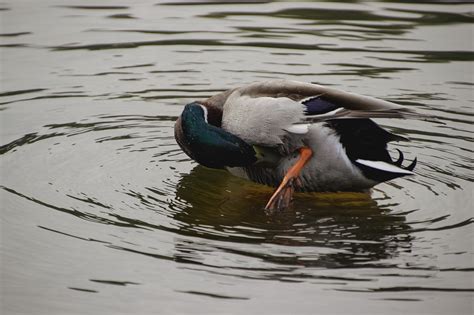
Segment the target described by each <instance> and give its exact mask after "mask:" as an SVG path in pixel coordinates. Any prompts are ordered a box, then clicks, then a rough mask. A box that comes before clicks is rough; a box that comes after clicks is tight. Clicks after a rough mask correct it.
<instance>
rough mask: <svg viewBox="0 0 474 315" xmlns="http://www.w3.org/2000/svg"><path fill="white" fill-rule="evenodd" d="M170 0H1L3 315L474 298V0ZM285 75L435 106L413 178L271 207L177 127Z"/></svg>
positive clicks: (332, 306) (408, 130)
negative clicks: (211, 164)
mask: <svg viewBox="0 0 474 315" xmlns="http://www.w3.org/2000/svg"><path fill="white" fill-rule="evenodd" d="M156 1H158V0H156ZM156 1H130V0H128V1H127V0H124V1H120V2H113V1H93V2H85V1H69V2H65V1H59V0H58V1H54V0H47V1H40V2H37V1H36V2H35V1H25V0H20V1H18V0H15V1H13V0H6V1H3V2H1V3H0V21H1V28H0V30H1V34H0V43H1V64H0V65H1V91H0V115H1V127H0V136H1V139H0V140H1V143H0V145H1V146H0V162H1V184H0V188H1V189H0V196H1V208H2V210H1V246H2V249H1V267H0V268H1V269H0V271H1V284H0V287H1V301H0V303H1V312H2V314H20V313H21V314H77V313H80V314H119V313H131V314H179V313H202V314H211V313H216V314H329V313H361V314H380V313H388V314H401V313H407V314H410V313H413V314H419V313H430V314H433V313H442V314H469V313H471V312H473V291H474V289H473V288H474V284H473V281H474V280H473V279H474V278H473V275H474V272H473V270H474V269H473V268H474V262H473V252H474V248H473V236H474V235H473V234H474V233H473V225H472V223H473V214H472V203H473V197H472V194H473V184H472V182H473V177H474V176H473V171H472V168H473V160H472V159H473V149H474V147H473V144H472V131H473V127H472V123H473V120H472V113H473V111H472V110H473V89H472V88H473V87H472V85H473V73H474V69H473V63H472V61H473V52H472V50H473V41H472V38H473V37H472V36H473V34H472V30H473V29H472V22H473V14H472V9H473V6H472V5H470V4H465V3H457V2H452V1H448V2H446V3H442V2H437V3H424V4H410V3H408V2H407V3H395V2H378V3H365V2H362V3H357V2H348V3H342V2H321V3H317V2H304V3H297V2H287V3H285V2H275V3H262V2H261V3H247V4H239V3H225V2H220V3H206V2H200V3H196V2H194V3H193V2H188V3H187V2H183V1H180V2H176V3H170V2H160V3H157V2H156ZM117 3H119V4H117ZM270 78H288V79H295V80H300V81H306V82H315V83H320V84H324V85H330V86H334V87H337V88H341V89H344V90H348V91H352V92H356V93H361V94H366V95H371V96H375V97H379V98H383V99H387V100H391V101H394V102H397V103H400V104H404V105H406V106H410V107H412V108H416V109H417V110H418V111H420V112H422V113H426V114H429V115H432V116H435V117H436V119H431V120H430V121H414V120H406V121H402V120H380V121H378V122H379V123H380V124H382V125H383V126H385V127H386V128H388V129H389V130H392V131H395V132H397V133H399V134H402V135H405V136H408V137H409V138H410V139H411V140H412V141H411V142H407V143H400V144H396V147H398V148H400V149H402V151H404V152H405V156H406V158H407V159H409V160H411V159H412V158H414V157H415V156H417V157H418V160H419V163H418V166H417V168H416V173H417V174H416V176H413V177H407V178H403V179H397V180H394V181H392V182H389V183H385V184H381V185H378V186H376V188H375V189H374V191H373V192H372V194H371V195H367V194H355V193H341V194H297V195H296V200H295V203H294V205H293V207H292V208H291V209H289V210H288V211H285V212H284V213H282V214H279V215H276V216H272V217H269V216H266V215H265V214H264V212H263V211H262V208H263V206H264V205H265V203H266V201H267V199H268V198H269V196H270V194H271V192H272V189H271V188H267V187H264V186H259V185H256V184H253V183H250V182H247V181H244V180H241V179H238V178H235V177H233V176H231V175H230V174H228V173H226V172H224V171H219V170H210V169H206V168H204V167H200V166H198V165H197V164H196V163H194V162H193V161H191V160H190V159H189V158H188V157H187V156H186V155H184V154H183V153H182V152H181V150H180V149H179V148H178V146H177V145H176V143H175V141H174V137H173V124H174V120H175V119H176V118H177V116H178V115H179V114H180V112H181V110H182V108H183V106H184V105H185V104H186V103H189V102H190V101H192V100H195V99H200V98H205V97H208V96H210V95H213V94H215V93H218V92H220V91H222V90H225V89H227V88H229V87H234V86H236V85H240V84H244V83H249V82H253V81H257V80H265V79H270ZM394 149H395V146H394V147H391V150H392V152H395V153H396V151H394Z"/></svg>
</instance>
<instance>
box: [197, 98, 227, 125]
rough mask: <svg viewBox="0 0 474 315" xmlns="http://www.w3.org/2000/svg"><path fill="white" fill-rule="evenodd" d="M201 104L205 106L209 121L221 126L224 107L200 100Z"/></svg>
mask: <svg viewBox="0 0 474 315" xmlns="http://www.w3.org/2000/svg"><path fill="white" fill-rule="evenodd" d="M199 104H200V105H201V106H203V107H204V108H205V111H206V113H205V114H206V121H207V123H208V124H211V125H213V126H216V127H219V128H220V127H221V125H222V109H220V108H217V107H215V106H212V105H211V104H209V103H207V102H199Z"/></svg>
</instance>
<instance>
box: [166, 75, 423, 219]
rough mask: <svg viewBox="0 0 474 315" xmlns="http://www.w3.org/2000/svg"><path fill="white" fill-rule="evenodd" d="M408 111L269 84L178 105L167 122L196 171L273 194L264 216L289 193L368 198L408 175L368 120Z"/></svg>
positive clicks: (338, 93) (326, 91)
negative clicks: (223, 174) (221, 172)
mask: <svg viewBox="0 0 474 315" xmlns="http://www.w3.org/2000/svg"><path fill="white" fill-rule="evenodd" d="M420 117H423V116H422V115H421V114H419V113H417V112H416V111H415V110H413V109H411V108H408V107H405V106H402V105H399V104H395V103H392V102H389V101H386V100H381V99H377V98H374V97H370V96H364V95H359V94H356V93H351V92H345V91H342V90H339V89H336V88H333V87H327V86H322V85H318V84H314V83H305V82H298V81H292V80H285V79H279V80H269V81H263V82H254V83H250V84H246V85H242V86H239V87H235V88H232V89H229V90H226V91H224V92H221V93H218V94H216V95H213V96H211V97H209V98H207V99H204V100H198V101H193V102H191V103H189V104H187V105H185V107H184V109H183V111H182V113H181V115H180V116H179V117H178V119H177V120H176V122H175V125H174V135H175V139H176V142H177V143H178V145H179V146H180V148H181V149H182V150H183V151H184V152H185V153H186V154H187V155H188V156H189V157H190V158H191V159H193V160H194V161H196V162H197V163H199V164H201V165H203V166H205V167H209V168H218V169H222V168H224V169H227V170H228V171H229V172H231V173H232V174H234V175H236V176H239V177H243V178H245V179H248V180H251V181H253V182H256V183H259V184H263V185H267V186H272V187H275V188H276V190H275V191H274V193H273V194H272V196H271V197H270V198H269V201H268V202H267V204H266V206H265V210H267V211H270V212H275V211H277V210H281V209H284V208H287V207H289V205H290V203H291V200H292V199H293V194H294V192H295V191H299V192H340V191H346V192H347V191H354V192H360V191H369V190H370V189H371V188H372V187H374V186H375V185H377V184H380V183H382V182H386V181H389V180H393V179H395V178H399V177H403V176H408V175H413V174H414V172H413V170H414V168H415V166H416V163H417V159H416V157H415V158H414V159H413V161H412V162H411V163H410V164H409V165H407V166H403V165H402V163H403V162H404V155H403V153H402V152H401V151H400V150H398V149H397V151H398V158H397V159H396V160H394V159H392V157H391V156H390V154H389V152H388V150H387V144H388V143H389V142H392V141H408V139H407V138H406V137H403V136H400V135H396V134H394V133H392V132H390V131H387V130H385V129H384V128H382V127H380V126H379V125H378V124H377V123H375V122H374V121H373V120H372V119H373V118H400V119H405V118H420Z"/></svg>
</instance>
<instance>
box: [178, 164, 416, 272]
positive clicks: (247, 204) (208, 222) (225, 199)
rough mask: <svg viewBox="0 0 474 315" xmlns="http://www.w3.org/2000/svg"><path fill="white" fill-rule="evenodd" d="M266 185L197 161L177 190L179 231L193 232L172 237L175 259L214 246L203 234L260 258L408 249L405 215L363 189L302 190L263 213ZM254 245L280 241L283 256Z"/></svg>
mask: <svg viewBox="0 0 474 315" xmlns="http://www.w3.org/2000/svg"><path fill="white" fill-rule="evenodd" d="M272 190H273V189H272V188H270V187H265V186H262V185H257V184H254V183H251V182H248V181H245V180H243V179H240V178H237V177H234V176H232V175H230V174H229V173H227V172H225V171H219V170H211V169H207V168H204V167H202V166H197V167H195V168H194V169H193V170H192V171H191V172H190V173H189V174H186V175H183V176H182V178H181V180H180V181H179V183H178V185H177V191H176V198H177V200H179V201H180V204H181V207H180V208H181V211H177V212H176V213H175V214H174V219H176V220H177V221H179V222H180V223H181V224H180V234H181V235H187V236H191V235H192V236H199V238H198V239H197V238H192V239H190V238H187V239H186V240H184V239H183V241H182V242H178V244H177V253H176V259H177V260H179V259H180V258H183V259H186V260H189V259H191V257H193V256H195V257H202V252H201V251H202V250H203V247H206V248H208V250H209V246H212V245H209V244H210V242H206V241H202V238H205V239H207V240H218V241H225V242H227V243H225V244H228V246H227V245H226V246H221V245H216V246H217V247H218V249H219V250H221V251H225V252H231V253H233V254H239V255H242V256H251V257H258V258H261V259H262V260H263V261H265V262H271V263H278V264H291V265H293V264H297V265H305V266H315V267H326V268H328V267H329V268H335V267H349V266H353V265H354V264H357V265H360V264H361V263H362V264H363V263H364V262H367V263H374V262H376V261H380V260H383V259H386V258H390V257H394V256H397V255H398V254H399V253H400V252H402V251H409V250H410V246H411V245H410V240H411V237H410V228H409V226H408V225H407V224H406V223H405V221H406V219H405V217H404V216H403V215H396V214H392V213H390V209H386V208H382V207H379V206H378V205H377V202H376V201H374V200H373V199H372V198H371V196H370V195H369V194H366V193H304V194H303V193H301V194H298V196H297V198H295V202H294V204H293V205H292V207H291V208H289V209H288V210H285V211H284V212H281V213H278V214H276V215H272V216H268V215H266V214H265V212H264V210H263V208H264V206H265V203H266V201H267V198H268V196H269V195H271V193H272ZM246 244H247V245H248V247H249V248H250V247H252V250H247V248H246ZM258 244H266V245H272V244H274V245H283V246H280V247H281V248H282V251H285V254H284V255H280V254H275V253H274V252H272V253H269V252H268V247H267V246H265V247H262V248H261V252H255V245H258ZM216 246H214V247H216ZM311 247H314V248H315V249H314V251H318V248H320V249H321V251H322V252H324V253H326V254H324V255H323V254H318V253H312V254H311V255H310V256H311V257H313V258H315V257H316V258H315V259H311V257H308V253H310V252H311V251H312V250H311ZM275 248H278V246H273V249H272V250H273V251H274V250H275ZM305 248H307V249H305ZM315 254H318V255H316V256H314V255H315ZM181 256H182V257H181Z"/></svg>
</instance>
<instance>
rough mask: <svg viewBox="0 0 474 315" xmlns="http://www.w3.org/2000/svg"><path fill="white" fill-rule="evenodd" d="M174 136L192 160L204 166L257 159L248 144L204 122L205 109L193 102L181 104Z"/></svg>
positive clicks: (248, 162) (250, 161) (250, 163)
mask: <svg viewBox="0 0 474 315" xmlns="http://www.w3.org/2000/svg"><path fill="white" fill-rule="evenodd" d="M175 138H176V141H177V142H178V144H179V146H180V147H181V149H182V150H183V151H184V152H185V153H186V154H187V155H189V157H191V158H192V159H193V160H195V161H196V162H198V163H199V164H202V165H204V166H207V167H211V168H222V167H225V166H229V167H236V166H249V165H252V164H253V163H255V162H256V161H257V158H256V153H255V151H254V149H253V147H252V146H251V145H249V144H248V143H246V142H245V141H243V140H242V139H240V138H239V137H237V136H235V135H233V134H231V133H229V132H227V131H225V130H224V129H222V128H219V127H217V126H214V125H212V124H209V123H208V109H207V108H206V107H205V106H204V105H202V104H199V103H197V102H194V103H191V104H188V105H186V106H185V107H184V110H183V112H182V114H181V116H180V117H179V118H178V120H177V121H176V124H175Z"/></svg>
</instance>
